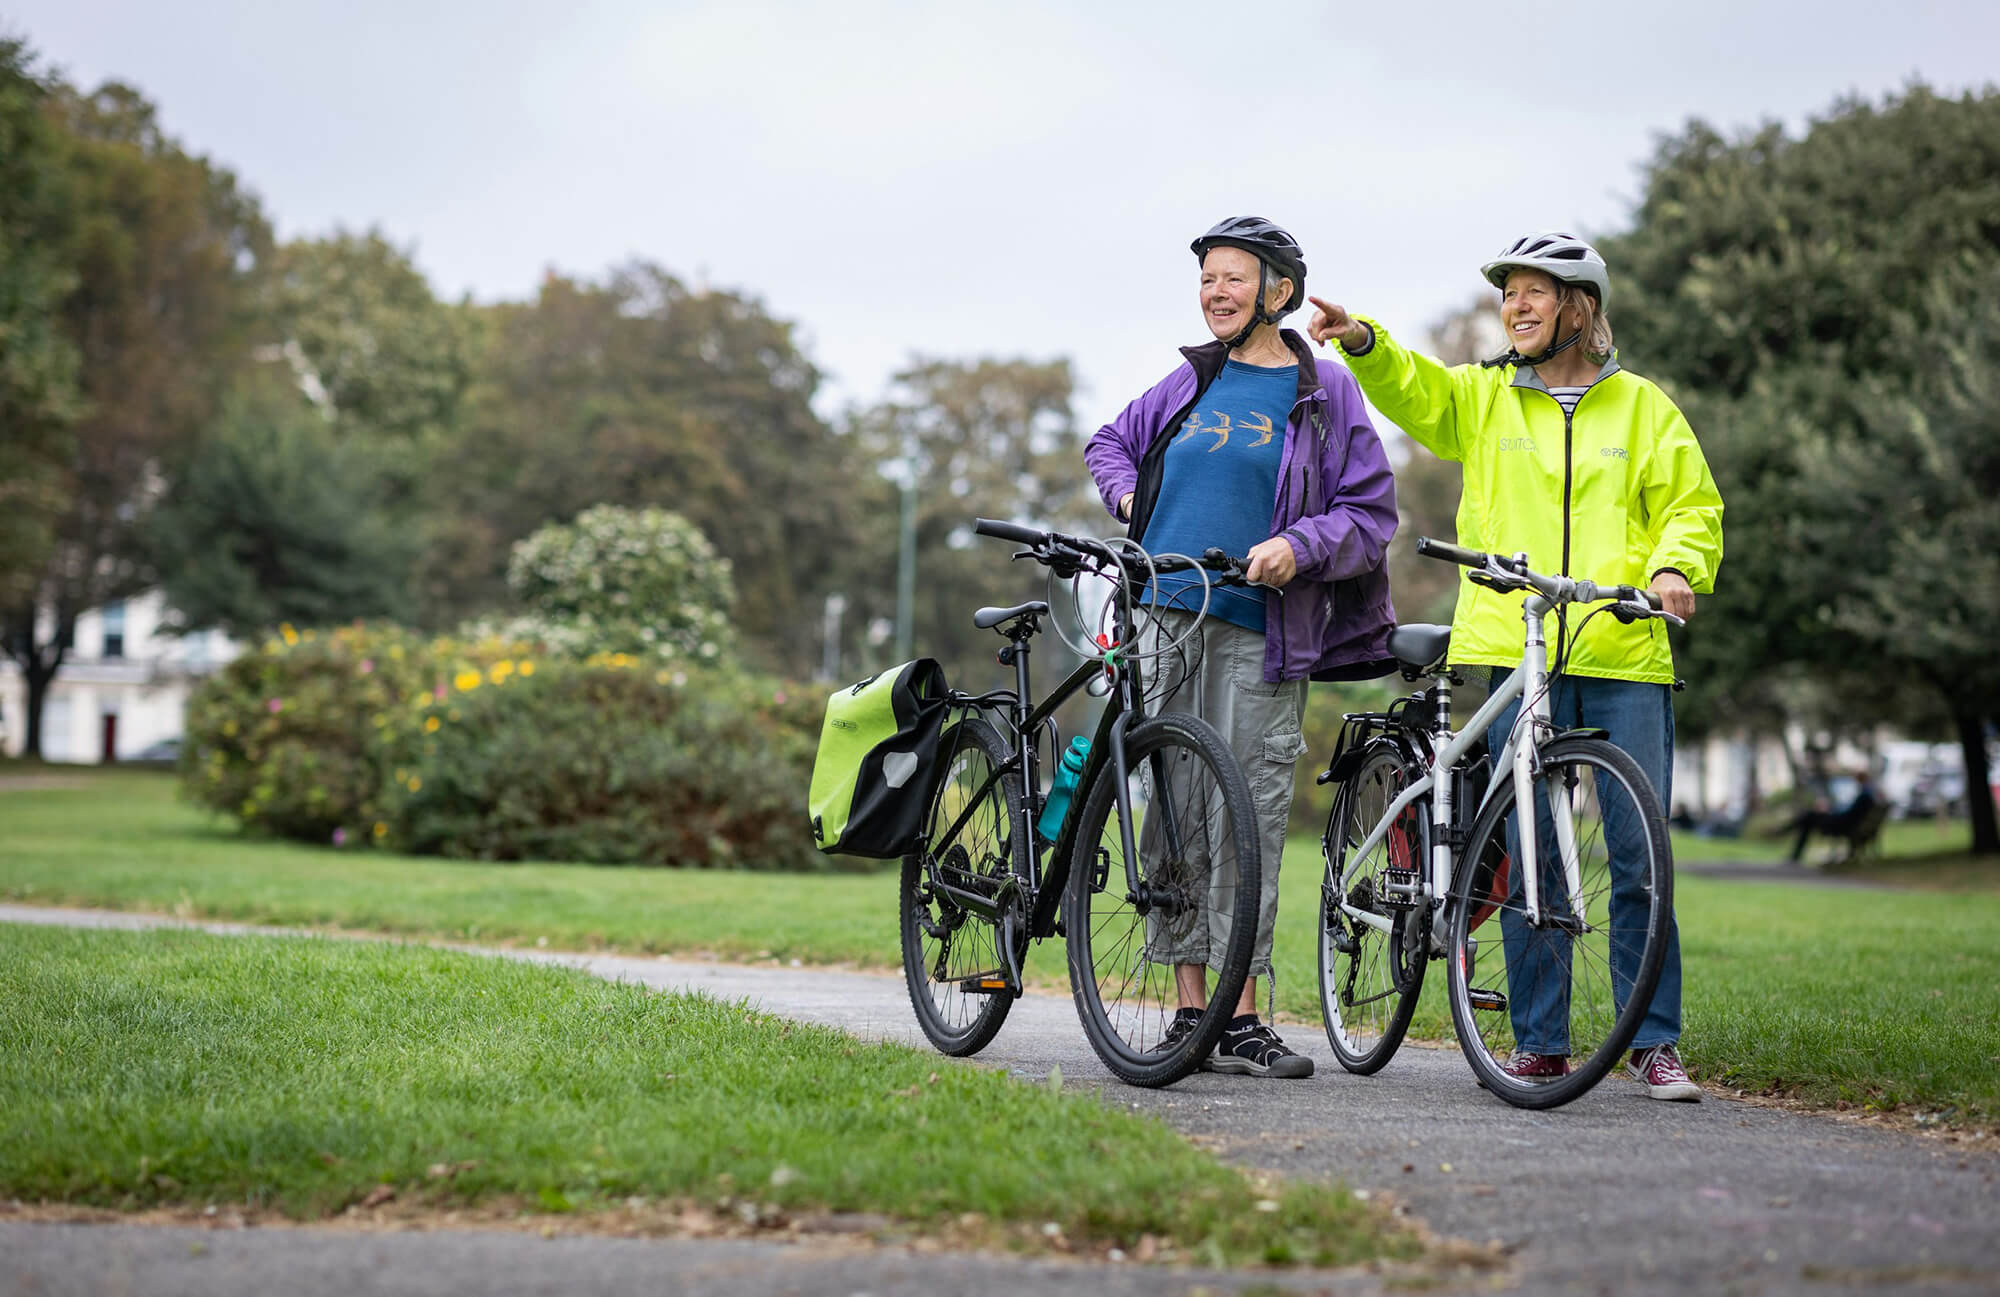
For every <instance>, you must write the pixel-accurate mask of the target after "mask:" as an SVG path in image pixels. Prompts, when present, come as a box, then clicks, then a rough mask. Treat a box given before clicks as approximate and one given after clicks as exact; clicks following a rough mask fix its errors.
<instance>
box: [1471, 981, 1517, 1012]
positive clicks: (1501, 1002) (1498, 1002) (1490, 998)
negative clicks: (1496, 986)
mask: <svg viewBox="0 0 2000 1297" xmlns="http://www.w3.org/2000/svg"><path fill="white" fill-rule="evenodd" d="M1465 999H1466V1002H1467V1003H1469V1004H1471V1005H1472V1007H1473V1008H1475V1009H1484V1010H1487V1011H1489V1012H1492V1013H1504V1012H1505V1011H1506V1009H1507V997H1506V996H1505V995H1502V994H1501V993H1500V992H1498V991H1489V990H1486V989H1485V988H1483V987H1478V986H1468V987H1467V988H1465Z"/></svg>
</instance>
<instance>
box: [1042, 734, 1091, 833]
mask: <svg viewBox="0 0 2000 1297" xmlns="http://www.w3.org/2000/svg"><path fill="white" fill-rule="evenodd" d="M1089 755H1090V740H1089V739H1087V738H1085V737H1083V735H1081V734H1079V735H1077V736H1076V737H1075V738H1073V739H1071V740H1070V741H1069V746H1068V747H1067V748H1064V749H1063V754H1062V760H1060V761H1058V762H1056V777H1055V779H1054V780H1053V781H1052V782H1051V783H1050V785H1049V799H1048V800H1047V801H1045V802H1043V803H1042V818H1041V819H1039V820H1036V821H1035V832H1036V833H1038V834H1040V835H1041V838H1042V841H1044V842H1054V841H1055V840H1056V834H1058V833H1061V832H1062V823H1063V817H1064V816H1065V815H1068V814H1069V803H1070V798H1072V797H1074V796H1076V783H1077V780H1078V779H1080V778H1082V776H1083V760H1084V758H1085V757H1087V756H1089Z"/></svg>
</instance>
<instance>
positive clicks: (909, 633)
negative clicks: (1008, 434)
mask: <svg viewBox="0 0 2000 1297" xmlns="http://www.w3.org/2000/svg"><path fill="white" fill-rule="evenodd" d="M902 488H903V511H902V520H901V522H900V524H899V525H898V527H897V536H896V539H897V552H896V661H898V662H908V661H909V660H910V659H911V658H912V657H914V656H915V655H916V652H915V646H916V620H917V439H916V435H915V434H914V433H908V434H905V435H904V438H903V471H902Z"/></svg>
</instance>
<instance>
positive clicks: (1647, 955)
mask: <svg viewBox="0 0 2000 1297" xmlns="http://www.w3.org/2000/svg"><path fill="white" fill-rule="evenodd" d="M1417 552H1418V553H1419V554H1423V555H1426V556H1428V557H1432V558H1439V559H1444V560H1446V561H1449V562H1454V563H1460V564H1463V565H1465V566H1467V567H1471V568H1473V569H1475V571H1474V572H1473V573H1472V575H1471V577H1470V579H1471V580H1473V581H1475V582H1478V583H1479V584H1482V585H1485V586H1487V587H1489V588H1491V589H1496V590H1518V591H1525V592H1526V594H1527V598H1526V600H1525V601H1524V606H1523V610H1522V621H1523V623H1524V632H1523V641H1522V655H1521V668H1520V669H1519V670H1518V671H1515V672H1514V673H1513V674H1512V675H1510V676H1509V677H1508V678H1507V679H1506V680H1505V681H1503V682H1502V683H1501V684H1500V685H1499V686H1498V687H1497V688H1496V689H1495V690H1494V691H1493V693H1492V695H1491V696H1490V697H1489V698H1488V699H1487V700H1486V702H1485V704H1484V705H1483V706H1481V707H1480V709H1479V710H1478V712H1477V713H1476V714H1475V715H1474V716H1473V717H1472V719H1471V720H1470V721H1468V722H1467V723H1466V725H1465V727H1464V728H1463V729H1461V730H1458V731H1457V732H1456V733H1454V732H1453V731H1452V728H1451V688H1452V685H1453V684H1455V683H1463V681H1462V680H1461V679H1459V678H1458V677H1456V676H1455V675H1454V674H1453V672H1452V670H1451V668H1450V667H1449V666H1447V665H1446V658H1447V657H1448V653H1449V649H1450V645H1451V630H1450V628H1449V627H1446V626H1427V625H1410V626H1401V627H1398V628H1397V629H1396V630H1395V631H1394V632H1393V633H1392V634H1391V636H1390V639H1389V649H1390V652H1391V653H1393V654H1394V655H1395V657H1396V658H1397V660H1398V661H1399V662H1401V663H1402V666H1403V673H1404V676H1405V677H1406V678H1407V679H1410V680H1417V679H1421V678H1428V679H1429V680H1430V682H1431V683H1430V684H1429V686H1428V687H1427V688H1425V689H1424V690H1423V691H1422V692H1420V693H1417V694H1414V695H1412V696H1410V697H1407V698H1403V699H1399V700H1398V701H1397V703H1396V704H1394V705H1393V706H1392V707H1391V708H1390V709H1389V710H1388V711H1386V712H1369V713H1353V714H1350V715H1349V716H1348V717H1347V718H1346V723H1345V724H1344V725H1343V727H1342V730H1341V735H1340V742H1339V744H1338V746H1337V747H1336V749H1335V752H1334V755H1333V758H1332V760H1331V761H1330V762H1329V763H1328V767H1327V770H1326V771H1325V772H1324V773H1323V774H1321V775H1320V777H1319V782H1320V783H1322V784H1325V783H1334V784H1336V785H1337V787H1336V792H1335V796H1334V799H1333V808H1332V811H1331V813H1330V814H1329V816H1328V818H1327V827H1326V832H1325V835H1324V836H1323V838H1322V839H1321V852H1322V855H1323V856H1324V858H1325V861H1326V874H1325V879H1324V882H1323V884H1322V887H1321V897H1320V942H1319V971H1320V1012H1321V1015H1322V1017H1323V1018H1324V1020H1325V1023H1326V1034H1327V1040H1328V1041H1329V1042H1330V1043H1331V1044H1332V1046H1333V1050H1334V1053H1335V1055H1336V1056H1337V1057H1338V1058H1339V1059H1340V1062H1341V1064H1342V1065H1343V1066H1344V1067H1346V1068H1347V1069H1348V1070H1349V1071H1352V1072H1358V1073H1364V1074H1366V1073H1372V1072H1375V1071H1378V1070H1380V1069H1381V1067H1382V1066H1383V1065H1384V1064H1385V1063H1387V1062H1388V1061H1389V1059H1390V1058H1391V1057H1392V1056H1393V1055H1394V1054H1395V1052H1396V1049H1397V1047H1398V1046H1399V1045H1401V1044H1402V1040H1403V1035H1404V1033H1405V1032H1406V1031H1407V1030H1408V1028H1409V1024H1410V1017H1411V1014H1412V1013H1413V1012H1414V1011H1415V1008H1416V1004H1417V998H1418V995H1419V993H1420V991H1421V990H1422V987H1423V980H1424V971H1425V968H1426V966H1427V965H1428V964H1429V962H1430V961H1431V960H1433V959H1443V960H1445V962H1446V967H1447V970H1448V973H1449V1000H1450V1006H1451V1020H1452V1026H1453V1028H1454V1029H1455V1030H1456V1032H1457V1035H1458V1042H1459V1046H1460V1048H1461V1049H1463V1051H1464V1053H1465V1057H1466V1060H1467V1061H1468V1062H1469V1063H1471V1065H1472V1070H1473V1072H1474V1073H1475V1074H1476V1075H1477V1076H1478V1078H1479V1081H1480V1083H1481V1084H1482V1085H1484V1086H1485V1087H1486V1088H1487V1089H1489V1090H1491V1091H1492V1092H1493V1093H1494V1094H1497V1095H1499V1096H1500V1097H1501V1098H1503V1099H1505V1100H1506V1101H1507V1102H1509V1103H1512V1104H1515V1105H1517V1106H1519V1107H1524V1108H1552V1107H1555V1106H1557V1105H1559V1104H1563V1103H1567V1102H1569V1101H1570V1100H1572V1099H1574V1098H1576V1097H1577V1096H1578V1095H1580V1094H1583V1093H1584V1092H1585V1091H1587V1090H1589V1089H1590V1088H1591V1087H1592V1086H1594V1085H1596V1084H1597V1082H1598V1081H1599V1080H1601V1079H1603V1077H1604V1075H1605V1074H1606V1073H1607V1072H1609V1071H1610V1070H1611V1068H1612V1067H1613V1065H1615V1064H1616V1063H1617V1062H1618V1060H1619V1057H1620V1055H1621V1054H1623V1053H1624V1051H1625V1049H1626V1048H1627V1047H1628V1046H1629V1045H1630V1044H1631V1042H1632V1038H1633V1036H1634V1035H1635V1034H1636V1033H1637V1032H1638V1030H1639V1024H1640V1023H1641V1021H1643V1019H1644V1018H1645V1014H1646V1008H1647V1005H1648V1003H1649V1002H1650V1001H1651V999H1652V995H1653V988H1654V986H1655V984H1656V983H1657V982H1658V980H1659V976H1660V967H1661V964H1662V962H1663V961H1664V959H1665V958H1666V944H1667V925H1668V922H1669V920H1670V917H1671V915H1672V913H1673V854H1672V849H1671V848H1670V846H1669V845H1668V841H1667V823H1666V816H1665V813H1664V812H1663V811H1662V809H1661V807H1660V801H1659V797H1658V794H1657V793H1656V792H1655V790H1654V788H1653V786H1652V783H1651V782H1650V781H1649V780H1648V779H1647V777H1646V775H1645V773H1644V771H1642V770H1641V769H1640V767H1639V765H1638V763H1637V762H1635V761H1634V760H1633V759H1632V758H1631V757H1630V756H1628V755H1627V754H1626V753H1625V752H1624V751H1623V750H1621V749H1619V748H1618V747H1616V746H1615V745H1614V744H1612V743H1611V742H1610V740H1609V739H1607V738H1606V737H1605V736H1604V732H1603V731H1601V730H1568V731H1558V730H1557V729H1556V728H1555V725H1554V723H1553V721H1552V719H1551V711H1550V706H1549V679H1550V675H1549V662H1548V642H1547V639H1546V637H1545V633H1544V630H1543V619H1544V618H1545V617H1546V616H1547V615H1548V614H1549V613H1550V612H1553V611H1556V610H1557V609H1561V608H1565V607H1569V606H1572V605H1593V604H1594V605H1597V607H1596V608H1595V609H1593V610H1592V611H1591V612H1590V613H1588V614H1586V615H1585V618H1584V620H1585V621H1587V620H1588V619H1589V617H1590V616H1595V615H1597V613H1598V612H1602V611H1608V612H1610V613H1611V614H1612V615H1613V616H1615V617H1617V618H1619V619H1620V620H1627V621H1629V620H1634V619H1637V618H1644V617H1655V618H1659V619H1661V620H1664V621H1668V622H1671V623H1673V624H1675V625H1679V624H1680V619H1679V618H1678V617H1675V616H1673V615H1672V614H1671V613H1668V612H1665V611H1663V610H1661V608H1660V607H1659V605H1658V600H1657V598H1656V597H1655V596H1653V595H1652V594H1651V593H1650V592H1648V591H1644V590H1639V589H1636V588H1634V587H1632V586H1629V585H1617V584H1602V585H1601V584H1598V583H1596V582H1592V581H1578V580H1573V579H1571V578H1569V577H1566V576H1548V575H1545V574H1543V573H1539V572H1535V571H1533V570H1531V569H1530V568H1529V567H1528V562H1527V556H1526V555H1525V554H1517V555H1515V556H1513V557H1512V558H1508V557H1504V556H1502V555H1498V554H1482V553H1478V552H1476V551H1473V550H1467V549H1461V548H1460V547H1458V546H1456V545H1448V544H1444V543H1442V542H1439V541H1434V540H1430V539H1428V538H1426V539H1420V540H1419V541H1418V542H1417ZM1581 629H1582V626H1581V623H1579V625H1578V630H1579V631H1580V630H1581ZM1559 653H1560V648H1559ZM1517 700H1524V701H1523V705H1522V706H1521V708H1520V711H1519V713H1518V715H1517V718H1516V720H1515V723H1514V725H1513V728H1512V730H1511V731H1510V733H1509V735H1508V737H1507V741H1506V745H1505V747H1504V748H1503V750H1502V751H1501V752H1500V753H1499V754H1498V756H1497V757H1496V758H1494V759H1493V760H1492V761H1491V762H1490V763H1489V762H1488V760H1487V755H1486V752H1485V747H1486V743H1485V736H1486V733H1487V730H1488V728H1489V727H1490V726H1492V725H1493V724H1494V722H1495V721H1496V720H1497V719H1498V718H1499V717H1500V715H1501V713H1502V712H1503V711H1505V710H1506V708H1507V707H1508V706H1509V705H1511V704H1512V703H1514V702H1515V701H1517ZM1489 771H1490V772H1492V774H1493V775H1497V776H1498V777H1492V775H1490V774H1489ZM1524 806H1533V807H1534V809H1535V813H1534V814H1533V815H1522V814H1519V808H1521V807H1524ZM1521 861H1536V862H1537V867H1536V868H1533V869H1522V868H1519V867H1518V866H1519V862H1521ZM1496 919H1497V923H1495V922H1493V921H1494V920H1496ZM1517 1052H1522V1053H1534V1054H1538V1055H1541V1056H1543V1057H1544V1059H1548V1060H1559V1061H1557V1062H1553V1063H1550V1064H1548V1065H1545V1066H1544V1067H1543V1068H1542V1069H1541V1072H1542V1073H1543V1074H1541V1075H1536V1076H1521V1075H1517V1074H1516V1073H1515V1072H1514V1071H1510V1070H1508V1068H1507V1067H1506V1066H1505V1065H1506V1064H1507V1063H1508V1061H1509V1060H1510V1059H1511V1058H1512V1057H1513V1056H1514V1055H1515V1054H1516V1053H1517Z"/></svg>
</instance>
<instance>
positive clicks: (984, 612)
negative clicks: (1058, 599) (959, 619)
mask: <svg viewBox="0 0 2000 1297" xmlns="http://www.w3.org/2000/svg"><path fill="white" fill-rule="evenodd" d="M1048 610H1049V606H1048V604H1046V603H1044V602H1042V601H1041V600H1040V599H1035V600H1031V601H1029V602H1028V603H1017V604H1015V605H1014V606H1013V607H1012V608H981V609H980V610H979V611H978V612H976V613H974V614H972V624H973V625H974V626H977V627H978V628H979V629H981V630H992V629H993V628H994V627H995V626H998V625H999V624H1000V623H1001V622H1003V621H1012V620H1014V619H1015V618H1016V617H1019V616H1021V615H1022V614H1024V613H1033V614H1034V615H1035V616H1037V617H1039V616H1041V615H1042V614H1044V613H1046V612H1047V611H1048Z"/></svg>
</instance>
